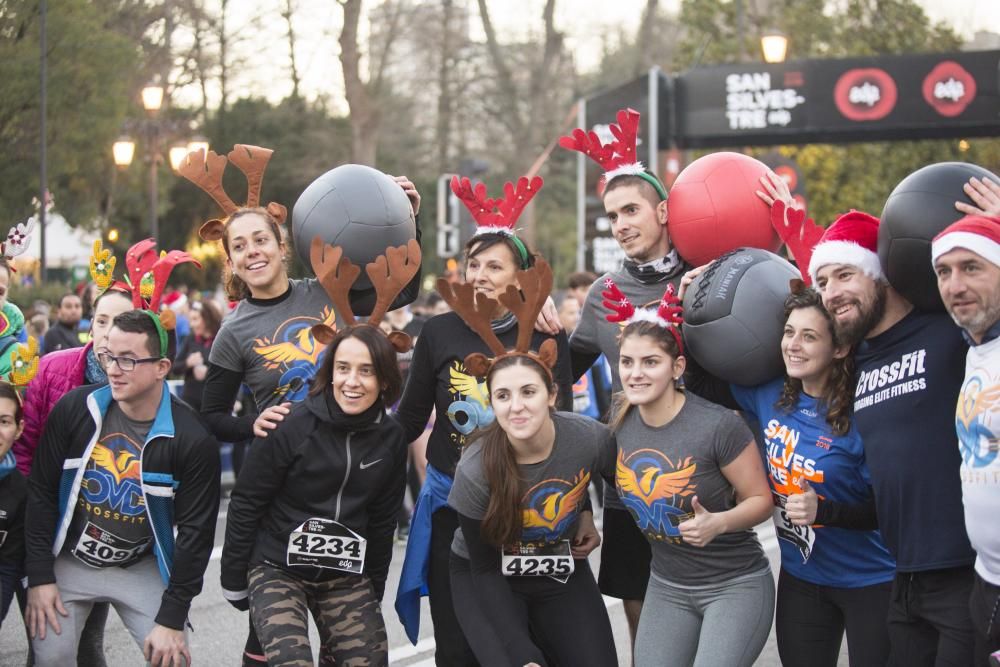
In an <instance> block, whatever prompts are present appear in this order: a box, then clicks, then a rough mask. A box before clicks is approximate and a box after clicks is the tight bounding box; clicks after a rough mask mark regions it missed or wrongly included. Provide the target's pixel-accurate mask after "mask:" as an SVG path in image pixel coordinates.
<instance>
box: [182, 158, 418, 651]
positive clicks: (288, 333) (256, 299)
mask: <svg viewBox="0 0 1000 667" xmlns="http://www.w3.org/2000/svg"><path fill="white" fill-rule="evenodd" d="M272 152H273V151H271V150H270V149H267V148H260V147H258V146H248V145H243V144H238V145H237V146H235V147H234V148H233V150H232V151H230V152H229V154H228V156H227V157H228V161H229V162H232V163H233V164H234V165H235V166H236V167H237V168H238V169H239V170H240V171H242V172H243V173H244V175H246V177H247V183H248V188H247V202H246V204H245V205H244V206H238V205H237V204H235V203H234V202H233V200H232V199H230V198H229V196H228V195H226V193H225V190H224V189H223V187H222V171H223V169H224V168H225V166H226V164H227V159H226V157H223V156H220V155H216V154H215V153H214V152H212V151H209V152H208V154H207V155H206V154H205V153H203V152H200V151H199V152H195V153H191V154H189V155H188V157H187V160H186V161H185V163H184V164H183V165H182V166H181V169H180V173H181V175H182V176H184V177H185V178H187V179H188V180H190V181H192V182H193V183H194V184H195V185H197V186H198V187H200V188H201V189H202V190H204V191H205V192H206V193H208V194H209V195H210V196H211V197H212V198H213V199H215V201H216V202H217V203H218V204H219V205H220V207H221V208H222V210H223V212H224V213H225V217H224V218H223V219H221V220H209V221H208V222H206V223H205V224H204V225H202V226H201V229H200V230H199V235H200V236H201V238H202V240H204V241H210V242H212V241H221V242H222V248H223V250H224V251H225V255H226V259H225V275H224V286H225V290H226V296H227V297H228V298H229V299H230V300H232V301H235V302H236V306H235V307H234V308H233V310H232V311H231V312H230V313H229V315H228V316H227V317H226V318H225V319H224V320H223V322H222V328H221V329H219V333H218V335H217V336H216V337H215V340H214V342H213V343H212V350H211V352H210V354H209V357H208V371H207V374H206V377H205V387H204V390H203V393H202V402H201V413H202V416H203V417H204V419H205V422H206V423H207V424H208V426H209V428H210V430H211V431H212V434H213V435H214V436H215V437H216V438H218V440H219V441H220V442H244V441H247V440H250V439H251V438H253V437H255V436H256V437H257V438H266V437H267V435H268V434H269V433H270V432H271V431H272V430H273V429H275V428H276V427H277V425H278V424H279V423H280V422H281V421H282V420H284V419H285V417H286V416H287V415H288V414H289V413H290V411H291V408H292V405H293V404H294V403H298V402H301V401H303V400H304V399H305V398H306V396H307V395H308V391H309V386H310V383H311V382H312V380H313V377H314V376H315V375H316V370H317V368H318V366H319V363H320V356H321V354H322V352H323V350H324V349H325V345H324V344H323V343H322V342H321V341H318V340H316V339H315V338H314V337H313V335H312V333H311V329H312V327H313V326H315V325H319V324H323V325H327V326H333V325H334V323H335V320H336V317H337V315H338V314H337V313H335V312H334V308H333V306H332V304H331V301H330V297H329V296H328V295H327V293H326V292H325V291H324V289H323V286H322V285H320V284H319V282H317V281H316V280H315V279H312V278H309V279H303V280H296V279H291V278H289V277H288V267H287V265H286V258H287V253H288V249H289V246H288V244H287V243H286V241H285V236H284V234H283V233H282V228H283V226H284V222H285V218H286V217H287V210H286V208H285V207H284V206H282V205H281V204H277V203H275V202H271V203H269V204H267V205H266V206H261V205H260V202H261V188H262V180H263V175H264V170H265V168H266V166H267V163H268V161H269V160H270V158H271V154H272ZM395 180H396V182H397V183H399V185H400V187H402V188H403V190H404V191H405V192H406V194H407V196H408V197H409V198H410V203H411V205H412V207H413V213H414V217H416V214H417V212H418V211H419V208H420V195H419V194H418V193H417V190H416V188H415V186H414V185H413V183H411V182H410V181H409V180H408V179H406V177H403V176H401V177H397V178H396V179H395ZM419 238H420V226H419V224H417V239H418V240H419ZM310 241H311V239H303V240H302V242H305V243H308V242H310ZM419 285H420V274H419V272H418V273H417V275H416V276H415V277H414V278H413V280H412V281H410V282H409V283H407V285H406V287H405V288H404V290H403V291H402V293H401V294H400V295H399V297H398V298H397V299H396V300H395V301H394V302H393V304H392V305H391V307H392V308H397V307H399V306H402V305H404V304H406V303H409V302H410V301H412V300H413V299H414V298H415V297H416V294H417V290H418V289H419ZM350 301H351V306H352V307H353V308H354V309H355V310H356V311H357V312H358V314H362V315H366V314H368V313H369V312H371V309H372V306H373V305H374V302H375V299H374V292H372V290H367V291H366V292H363V293H358V292H355V291H351V293H350ZM243 384H246V385H247V386H248V387H249V388H250V391H251V393H252V394H253V399H254V402H255V403H256V408H257V413H255V412H253V411H251V412H250V413H248V414H246V415H244V416H242V417H234V416H233V414H232V412H233V404H234V403H235V401H236V397H237V395H238V394H239V391H240V386H241V385H243ZM243 664H244V665H264V664H266V659H265V657H264V651H263V649H261V647H260V644H259V642H258V641H257V638H256V636H255V634H254V631H253V627H252V626H251V629H250V636H249V637H248V639H247V643H246V647H245V650H244V655H243Z"/></svg>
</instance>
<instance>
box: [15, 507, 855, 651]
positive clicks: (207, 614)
mask: <svg viewBox="0 0 1000 667" xmlns="http://www.w3.org/2000/svg"><path fill="white" fill-rule="evenodd" d="M595 507H597V505H595ZM226 508H227V504H226V503H225V501H224V503H223V507H222V510H221V511H220V516H219V522H218V525H217V530H216V537H215V543H216V545H219V546H217V547H216V549H215V551H214V552H213V554H212V560H211V563H210V564H209V567H208V570H207V572H206V573H205V588H204V590H203V591H202V593H201V595H199V596H198V597H197V598H195V600H194V603H193V605H192V608H191V615H190V620H191V624H192V626H193V627H194V631H193V632H192V633H191V634H190V636H189V644H190V647H191V656H192V664H193V665H202V666H205V665H211V666H213V667H214V666H216V665H234V666H235V665H239V664H240V652H241V650H242V648H243V642H244V641H245V640H246V631H247V624H248V615H247V614H246V613H243V612H239V611H237V610H236V609H234V608H233V607H231V606H230V605H229V603H227V602H226V601H225V599H224V598H223V597H222V592H221V589H220V586H219V556H220V554H221V551H222V547H221V544H222V540H223V536H224V534H225V517H226ZM598 525H600V524H599V523H598ZM758 535H759V537H760V539H761V542H762V544H763V545H764V549H765V551H766V552H767V556H768V558H769V559H770V561H771V567H772V570H773V571H774V573H775V576H777V569H778V564H779V554H778V544H777V538H776V537H775V535H774V529H773V527H772V526H771V524H770V523H767V524H762V525H761V526H759V527H758ZM404 550H405V544H404V543H401V542H397V544H396V546H395V549H394V550H393V559H392V566H391V568H390V571H389V583H388V586H387V587H386V594H385V606H384V608H383V614H384V616H385V621H386V629H387V631H388V635H389V647H390V650H389V663H390V664H391V665H393V666H394V667H395V666H399V667H403V666H409V667H431V666H432V665H434V638H433V632H432V627H431V621H430V610H429V607H428V605H427V600H426V598H425V599H424V601H423V603H422V611H421V623H420V637H419V641H418V642H417V644H416V645H415V646H414V645H412V644H410V642H409V641H408V640H407V638H406V635H405V634H404V633H403V628H402V626H401V625H400V623H399V620H398V619H397V617H396V613H395V610H394V609H393V608H392V601H393V600H394V599H395V596H396V585H397V583H398V581H399V570H400V568H401V566H402V563H403V553H404ZM599 562H600V549H598V550H596V551H595V552H594V553H593V554H592V555H591V565H592V566H593V569H594V572H595V573H596V572H597V568H598V564H599ZM605 604H606V605H607V607H608V613H609V615H610V617H611V625H612V628H613V629H614V634H615V645H616V646H617V649H618V664H619V665H622V666H625V667H627V666H628V665H630V660H629V639H628V628H627V625H626V623H625V615H624V612H623V610H622V605H621V602H620V601H618V600H612V599H610V598H605ZM20 616H21V615H20V612H19V611H18V609H17V604H16V602H15V603H14V604H12V605H11V609H10V611H9V612H8V614H7V619H6V621H5V622H4V624H3V627H2V628H0V665H2V666H7V665H10V666H12V667H13V666H20V665H24V664H25V658H26V656H27V639H26V637H25V635H24V630H23V625H22V623H21V617H20ZM311 634H312V639H311V643H312V646H313V652H314V654H315V653H316V649H317V647H318V646H319V641H318V636H317V635H316V633H315V628H312V633H311ZM104 645H105V655H106V656H107V662H108V665H110V666H111V667H131V666H133V665H139V666H141V665H143V664H144V661H143V659H142V655H141V652H140V650H139V649H138V648H137V646H136V644H135V643H134V642H133V641H132V639H131V637H130V636H129V634H128V632H127V631H126V630H125V627H124V626H123V625H122V624H121V621H120V620H119V619H118V616H117V615H116V614H115V613H112V614H110V616H109V619H108V624H107V627H106V629H105V638H104ZM755 664H756V665H779V664H780V661H779V660H778V651H777V647H776V645H775V640H774V630H773V627H772V630H771V636H770V638H769V639H768V642H767V646H766V647H765V648H764V652H763V653H762V654H761V656H760V658H759V659H758V660H757V662H756V663H755ZM839 664H841V665H847V664H848V663H847V651H846V643H845V645H843V646H842V647H841V659H840V663H839Z"/></svg>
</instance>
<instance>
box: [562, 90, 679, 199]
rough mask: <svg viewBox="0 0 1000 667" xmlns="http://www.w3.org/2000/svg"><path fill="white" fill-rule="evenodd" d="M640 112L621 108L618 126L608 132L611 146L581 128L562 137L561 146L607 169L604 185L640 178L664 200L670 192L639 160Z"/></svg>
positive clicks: (612, 124) (618, 115)
mask: <svg viewBox="0 0 1000 667" xmlns="http://www.w3.org/2000/svg"><path fill="white" fill-rule="evenodd" d="M639 116H640V114H639V112H638V111H636V110H635V109H622V110H620V111H619V112H618V114H617V120H618V123H617V124H616V123H611V124H610V125H609V126H608V129H609V130H610V131H611V134H612V136H613V137H614V140H612V141H611V142H610V143H607V144H605V143H603V142H601V139H600V137H598V136H597V133H596V132H594V131H593V130H591V131H590V132H587V131H584V130H582V129H580V128H577V129H575V130H573V133H572V134H570V135H569V136H568V137H561V138H560V139H559V145H560V146H562V147H563V148H568V149H569V150H571V151H578V152H580V153H583V154H584V155H586V156H587V157H589V158H590V159H591V160H593V161H594V162H596V163H597V164H599V165H601V168H602V169H604V183H605V184H608V183H610V182H611V179H613V178H615V177H617V176H625V175H630V176H638V177H639V178H641V179H642V180H644V181H646V182H647V183H649V184H650V185H652V186H653V189H654V190H656V193H657V194H658V195H660V199H661V200H665V199H666V198H667V189H666V188H665V187H663V183H661V182H660V179H658V178H657V177H656V176H654V175H653V174H651V173H649V172H648V171H646V168H645V167H644V166H643V165H642V162H640V161H639V160H638V159H636V142H637V139H638V136H639Z"/></svg>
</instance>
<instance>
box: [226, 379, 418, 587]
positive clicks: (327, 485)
mask: <svg viewBox="0 0 1000 667" xmlns="http://www.w3.org/2000/svg"><path fill="white" fill-rule="evenodd" d="M338 412H339V411H338V409H337V407H336V404H334V403H333V400H332V398H331V397H329V395H328V393H327V392H324V393H323V394H318V395H315V396H310V397H308V398H307V399H306V400H305V401H303V402H302V403H300V404H298V405H296V406H295V407H293V408H292V412H291V414H289V415H288V416H287V417H286V418H285V419H284V421H282V422H281V423H280V425H279V426H278V428H277V429H275V430H274V432H273V433H271V434H270V435H269V436H268V437H267V438H265V439H257V440H255V441H254V443H253V445H252V446H251V447H250V453H249V455H248V456H247V460H246V462H245V463H244V464H243V468H242V470H241V471H240V475H239V479H238V480H237V482H236V487H235V488H234V489H233V492H232V496H231V498H230V503H229V516H228V520H227V524H226V542H225V545H224V547H223V550H222V588H223V593H224V595H225V596H226V598H227V599H229V600H232V601H236V600H240V599H243V598H245V597H246V596H247V578H248V575H247V572H248V570H249V568H250V566H252V565H268V566H270V567H279V568H282V569H284V570H286V571H288V572H290V573H292V574H294V575H296V576H298V577H300V578H302V579H306V580H310V581H325V580H329V579H333V578H336V577H341V576H355V575H352V574H350V573H345V572H343V571H340V570H334V569H329V568H320V567H316V566H307V565H288V564H287V560H286V549H287V546H288V541H289V535H290V534H291V533H292V532H293V531H295V530H296V529H297V528H298V527H299V526H300V525H302V524H303V523H304V522H305V521H307V520H309V519H314V518H319V519H328V520H334V521H337V522H339V523H341V524H343V525H344V526H346V527H347V528H349V529H351V530H352V531H354V532H355V533H357V534H359V535H361V536H362V537H364V538H365V539H366V540H367V550H366V552H365V559H364V571H363V574H364V575H366V576H368V577H369V578H370V579H371V582H372V585H373V586H374V588H375V593H376V595H377V596H378V597H379V598H380V599H381V597H382V594H383V592H384V590H385V580H386V577H387V576H388V573H389V561H390V560H391V558H392V541H393V535H394V532H395V528H396V513H397V511H398V509H399V506H400V504H401V503H402V502H403V493H404V490H405V488H406V451H407V443H406V441H405V440H404V439H403V429H402V427H401V426H400V425H399V424H398V423H397V422H396V421H395V420H394V419H392V418H390V417H389V416H388V415H386V414H385V412H384V408H383V407H382V405H381V402H379V403H377V404H376V405H375V406H373V407H372V408H370V409H369V410H368V411H367V412H366V413H365V415H364V416H354V417H346V416H344V415H343V414H338Z"/></svg>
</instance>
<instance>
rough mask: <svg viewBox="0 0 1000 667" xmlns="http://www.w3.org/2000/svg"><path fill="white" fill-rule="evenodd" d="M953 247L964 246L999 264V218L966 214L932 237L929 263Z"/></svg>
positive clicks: (934, 261) (934, 262) (935, 261)
mask: <svg viewBox="0 0 1000 667" xmlns="http://www.w3.org/2000/svg"><path fill="white" fill-rule="evenodd" d="M955 248H964V249H966V250H971V251H972V252H974V253H976V254H977V255H980V256H981V257H982V258H983V259H985V260H986V261H988V262H992V263H993V264H996V265H997V266H1000V218H989V217H986V216H982V215H967V216H965V217H964V218H962V219H961V220H959V221H958V222H955V223H952V224H951V225H950V226H949V227H947V228H945V230H944V231H943V232H941V233H940V234H938V235H937V236H935V237H934V243H933V244H931V263H932V264H936V263H937V261H938V257H940V256H941V255H944V254H945V253H948V252H951V251H952V250H954V249H955Z"/></svg>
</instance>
